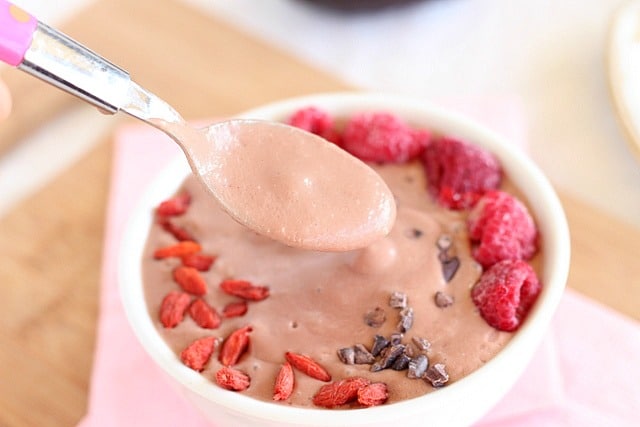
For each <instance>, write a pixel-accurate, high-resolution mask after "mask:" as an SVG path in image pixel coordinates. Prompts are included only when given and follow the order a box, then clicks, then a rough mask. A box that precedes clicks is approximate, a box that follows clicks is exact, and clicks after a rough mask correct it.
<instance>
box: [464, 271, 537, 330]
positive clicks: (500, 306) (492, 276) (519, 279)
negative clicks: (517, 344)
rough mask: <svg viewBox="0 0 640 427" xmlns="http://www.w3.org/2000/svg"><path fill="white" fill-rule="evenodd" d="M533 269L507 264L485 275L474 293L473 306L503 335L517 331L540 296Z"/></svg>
mask: <svg viewBox="0 0 640 427" xmlns="http://www.w3.org/2000/svg"><path fill="white" fill-rule="evenodd" d="M540 289H541V286H540V282H539V281H538V277H537V276H536V273H535V272H534V271H533V268H531V266H530V265H529V264H528V263H527V262H525V261H521V260H515V261H514V260H504V261H500V262H498V263H497V264H494V265H493V266H491V267H490V268H489V269H488V270H487V271H485V272H484V273H482V276H481V277H480V280H479V281H478V283H476V284H475V285H474V287H473V288H472V289H471V298H472V300H473V303H474V304H475V305H476V307H478V310H480V315H481V316H482V317H483V318H484V320H486V321H487V323H488V324H489V325H491V326H493V327H494V328H496V329H500V330H501V331H509V332H511V331H515V330H516V329H518V326H520V323H521V322H522V320H523V319H524V318H525V317H526V315H527V313H528V312H529V309H530V308H531V306H532V305H533V303H534V302H535V300H536V298H537V297H538V294H539V293H540Z"/></svg>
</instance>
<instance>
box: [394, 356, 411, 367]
mask: <svg viewBox="0 0 640 427" xmlns="http://www.w3.org/2000/svg"><path fill="white" fill-rule="evenodd" d="M409 361H411V358H410V357H409V356H407V354H406V353H402V354H401V355H400V356H398V358H397V359H396V360H395V362H393V365H391V369H393V370H394V371H404V370H405V369H407V367H408V366H409Z"/></svg>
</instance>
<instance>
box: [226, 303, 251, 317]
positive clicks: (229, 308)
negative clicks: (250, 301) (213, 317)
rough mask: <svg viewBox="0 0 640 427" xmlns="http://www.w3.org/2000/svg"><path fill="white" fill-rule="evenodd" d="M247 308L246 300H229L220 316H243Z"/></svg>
mask: <svg viewBox="0 0 640 427" xmlns="http://www.w3.org/2000/svg"><path fill="white" fill-rule="evenodd" d="M248 309H249V306H248V305H247V302H246V301H234V302H230V303H229V304H227V305H225V306H224V308H223V309H222V316H224V317H226V318H230V317H238V316H244V315H245V313H246V312H247V310H248Z"/></svg>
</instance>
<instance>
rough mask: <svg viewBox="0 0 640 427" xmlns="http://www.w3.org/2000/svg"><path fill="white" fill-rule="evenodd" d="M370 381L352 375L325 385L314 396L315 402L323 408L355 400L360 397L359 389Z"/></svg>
mask: <svg viewBox="0 0 640 427" xmlns="http://www.w3.org/2000/svg"><path fill="white" fill-rule="evenodd" d="M370 383H371V381H369V380H368V379H366V378H362V377H350V378H346V379H344V380H340V381H335V382H332V383H330V384H326V385H323V386H322V387H320V390H318V392H317V393H316V394H315V395H314V396H313V404H314V405H316V406H321V407H323V408H334V407H336V406H340V405H344V404H347V403H349V402H353V401H354V400H356V399H357V398H358V391H359V390H360V389H361V388H363V387H366V386H368V385H369V384H370Z"/></svg>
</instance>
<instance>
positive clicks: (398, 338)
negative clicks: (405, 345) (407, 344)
mask: <svg viewBox="0 0 640 427" xmlns="http://www.w3.org/2000/svg"><path fill="white" fill-rule="evenodd" d="M402 338H404V335H403V334H401V333H400V332H394V333H392V334H391V336H390V337H389V342H390V343H391V345H398V344H400V343H401V342H402Z"/></svg>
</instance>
